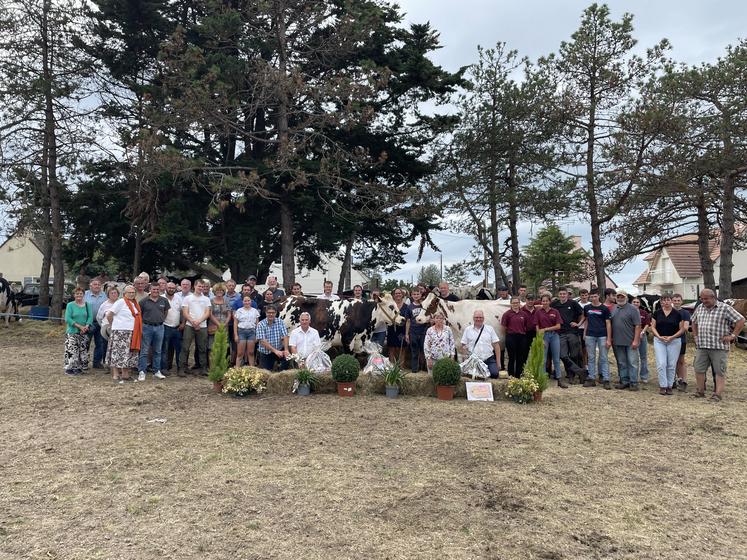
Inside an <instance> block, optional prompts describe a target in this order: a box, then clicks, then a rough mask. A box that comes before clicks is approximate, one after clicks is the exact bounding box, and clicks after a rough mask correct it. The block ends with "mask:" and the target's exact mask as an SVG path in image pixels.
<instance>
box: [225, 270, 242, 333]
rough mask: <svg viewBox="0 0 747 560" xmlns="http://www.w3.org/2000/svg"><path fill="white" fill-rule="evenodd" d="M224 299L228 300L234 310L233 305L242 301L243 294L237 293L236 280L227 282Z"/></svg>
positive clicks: (230, 279)
mask: <svg viewBox="0 0 747 560" xmlns="http://www.w3.org/2000/svg"><path fill="white" fill-rule="evenodd" d="M223 297H225V298H226V301H227V302H228V304H229V305H230V306H231V308H233V305H234V304H235V303H236V302H237V301H239V300H241V294H240V293H239V292H237V291H236V280H234V279H233V278H229V279H228V280H227V281H226V294H225V296H223ZM228 332H233V331H230V330H229V331H228Z"/></svg>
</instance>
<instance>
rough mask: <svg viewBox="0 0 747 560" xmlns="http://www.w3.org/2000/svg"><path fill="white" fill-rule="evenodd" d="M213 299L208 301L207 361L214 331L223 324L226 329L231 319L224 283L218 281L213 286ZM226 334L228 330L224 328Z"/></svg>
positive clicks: (213, 338)
mask: <svg viewBox="0 0 747 560" xmlns="http://www.w3.org/2000/svg"><path fill="white" fill-rule="evenodd" d="M213 293H214V294H215V295H214V296H213V299H212V300H211V301H210V317H208V344H207V352H208V362H209V361H210V350H211V348H212V347H213V341H214V340H215V333H216V332H217V330H218V327H220V326H221V325H223V326H224V327H226V329H228V323H229V322H230V321H231V304H230V303H229V301H228V300H227V299H226V285H225V284H223V282H218V283H217V284H216V285H215V286H213ZM226 334H228V330H226Z"/></svg>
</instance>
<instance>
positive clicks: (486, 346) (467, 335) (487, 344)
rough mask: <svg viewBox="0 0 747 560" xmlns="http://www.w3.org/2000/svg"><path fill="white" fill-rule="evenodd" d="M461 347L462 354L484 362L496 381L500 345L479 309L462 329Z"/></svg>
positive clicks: (496, 335) (495, 334) (493, 330)
mask: <svg viewBox="0 0 747 560" xmlns="http://www.w3.org/2000/svg"><path fill="white" fill-rule="evenodd" d="M439 290H440V286H439ZM447 295H448V286H447ZM444 299H445V298H444ZM449 301H451V300H449ZM461 347H462V353H463V354H467V355H469V354H474V355H475V356H477V357H478V358H480V359H481V360H482V361H483V362H485V365H486V366H488V371H489V372H490V377H491V378H493V379H496V378H497V377H498V365H497V363H496V356H498V354H499V353H500V351H501V348H500V345H499V344H498V334H497V333H496V332H495V329H493V327H491V326H490V325H486V324H485V314H484V313H483V311H482V310H481V309H476V310H475V312H474V313H473V314H472V324H471V325H470V326H468V327H467V328H466V329H464V334H463V335H462V341H461Z"/></svg>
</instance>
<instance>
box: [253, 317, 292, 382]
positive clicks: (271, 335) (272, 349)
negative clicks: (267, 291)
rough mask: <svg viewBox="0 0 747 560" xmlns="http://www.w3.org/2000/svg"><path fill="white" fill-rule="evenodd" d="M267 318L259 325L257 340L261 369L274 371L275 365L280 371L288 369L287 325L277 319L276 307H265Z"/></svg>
mask: <svg viewBox="0 0 747 560" xmlns="http://www.w3.org/2000/svg"><path fill="white" fill-rule="evenodd" d="M264 311H265V314H266V315H267V317H266V318H265V319H262V320H261V321H260V322H259V323H258V324H257V340H258V341H259V367H261V368H262V369H266V370H269V371H272V369H273V368H274V367H275V364H276V363H278V364H279V368H280V370H281V371H282V370H284V369H285V368H286V360H287V359H288V356H289V355H290V352H288V330H287V329H286V328H285V323H283V321H279V320H278V319H277V316H278V310H277V308H276V307H275V306H274V305H267V306H266V307H265V310H264Z"/></svg>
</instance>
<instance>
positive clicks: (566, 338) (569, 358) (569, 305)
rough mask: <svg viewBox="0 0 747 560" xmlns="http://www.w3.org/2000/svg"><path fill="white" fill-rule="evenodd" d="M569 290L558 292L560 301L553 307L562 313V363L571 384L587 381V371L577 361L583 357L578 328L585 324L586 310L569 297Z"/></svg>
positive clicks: (564, 289)
mask: <svg viewBox="0 0 747 560" xmlns="http://www.w3.org/2000/svg"><path fill="white" fill-rule="evenodd" d="M568 295H569V294H568V289H567V288H560V290H558V300H557V301H554V302H553V303H552V305H551V307H552V308H553V309H557V310H558V313H560V318H561V319H562V322H561V323H560V329H559V330H558V335H559V337H560V361H561V362H563V366H564V367H565V376H566V378H567V379H568V382H569V383H570V384H572V385H573V384H578V383H583V382H584V381H586V370H585V369H584V367H583V366H582V365H579V364H578V362H577V361H576V360H578V357H579V356H580V355H581V348H580V347H581V341H580V340H579V337H578V326H579V325H580V324H582V323H583V320H584V310H583V309H582V308H581V306H580V305H579V304H578V302H577V301H574V300H572V299H570V298H569V297H568Z"/></svg>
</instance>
